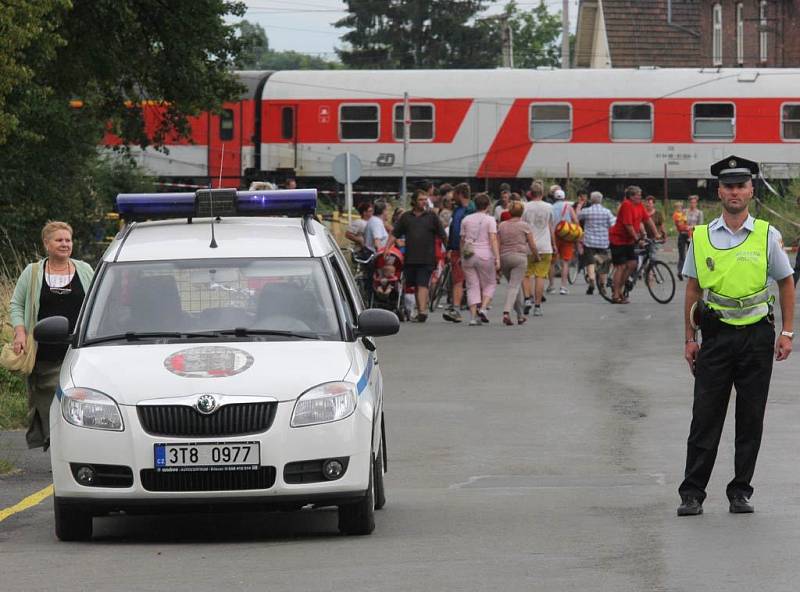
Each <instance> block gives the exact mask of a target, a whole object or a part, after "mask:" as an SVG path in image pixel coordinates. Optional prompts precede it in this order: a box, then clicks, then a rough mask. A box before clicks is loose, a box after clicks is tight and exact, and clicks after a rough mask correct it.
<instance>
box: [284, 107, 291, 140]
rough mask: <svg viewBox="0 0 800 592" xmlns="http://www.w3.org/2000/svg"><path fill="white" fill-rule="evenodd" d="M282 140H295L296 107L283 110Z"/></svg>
mask: <svg viewBox="0 0 800 592" xmlns="http://www.w3.org/2000/svg"><path fill="white" fill-rule="evenodd" d="M281 139H282V140H293V139H294V107H284V108H283V109H281Z"/></svg>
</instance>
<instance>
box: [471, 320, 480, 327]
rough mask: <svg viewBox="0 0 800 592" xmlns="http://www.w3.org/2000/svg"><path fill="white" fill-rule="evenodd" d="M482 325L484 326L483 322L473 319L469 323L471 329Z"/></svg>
mask: <svg viewBox="0 0 800 592" xmlns="http://www.w3.org/2000/svg"><path fill="white" fill-rule="evenodd" d="M481 324H482V323H481V322H480V321H479V320H478V319H472V320H471V321H470V322H469V326H470V327H480V326H481Z"/></svg>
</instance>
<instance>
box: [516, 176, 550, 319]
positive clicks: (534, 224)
mask: <svg viewBox="0 0 800 592" xmlns="http://www.w3.org/2000/svg"><path fill="white" fill-rule="evenodd" d="M529 195H530V201H529V202H528V203H527V204H525V212H523V214H522V219H523V220H524V221H525V222H527V223H528V225H529V226H530V227H531V229H532V230H533V240H534V241H535V242H536V249H537V250H538V251H539V253H538V255H537V256H535V257H534V256H532V255H531V256H529V257H528V271H527V273H526V274H525V283H527V287H526V290H525V293H526V295H528V296H529V295H530V294H531V291H532V292H533V302H534V305H533V316H535V317H540V316H542V295H543V293H544V281H545V280H546V279H547V277H548V275H549V274H550V262H551V260H552V258H553V246H554V245H555V242H556V241H555V235H554V230H555V224H553V206H551V205H550V204H549V203H547V202H546V201H543V197H544V187H543V186H542V184H541V183H540V182H539V181H534V182H533V183H531V190H530V194H529ZM532 277H533V278H534V286H533V290H531V283H530V282H531V280H530V278H532ZM525 308H526V310H525V314H527V313H528V312H529V311H530V301H527V302H526V304H525Z"/></svg>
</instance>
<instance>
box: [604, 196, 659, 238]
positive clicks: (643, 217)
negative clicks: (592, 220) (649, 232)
mask: <svg viewBox="0 0 800 592" xmlns="http://www.w3.org/2000/svg"><path fill="white" fill-rule="evenodd" d="M649 219H650V216H649V215H648V214H647V210H645V209H644V204H643V203H641V202H639V203H638V204H635V203H633V202H632V201H631V200H629V199H624V200H623V201H622V205H621V206H619V211H618V212H617V221H616V223H615V224H614V226H612V227H611V228H609V229H608V240H609V241H610V242H611V244H612V245H615V246H619V245H632V244H634V243H635V242H636V241H635V240H634V239H633V237H632V236H631V234H630V232H628V229H627V228H625V226H626V225H630V226H633V230H634V231H635V232H636V233H637V234H638V233H639V227H640V226H641V225H642V222H645V221H647V220H649Z"/></svg>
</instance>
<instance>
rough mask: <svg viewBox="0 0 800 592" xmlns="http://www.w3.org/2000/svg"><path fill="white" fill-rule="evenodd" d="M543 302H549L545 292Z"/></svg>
mask: <svg viewBox="0 0 800 592" xmlns="http://www.w3.org/2000/svg"><path fill="white" fill-rule="evenodd" d="M542 302H547V296H545V295H544V294H542Z"/></svg>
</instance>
